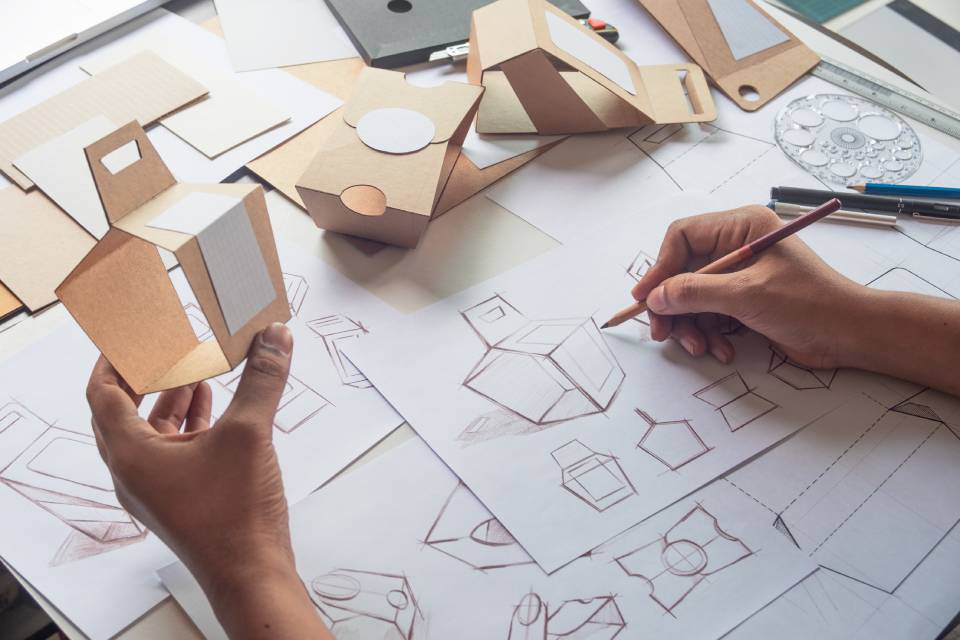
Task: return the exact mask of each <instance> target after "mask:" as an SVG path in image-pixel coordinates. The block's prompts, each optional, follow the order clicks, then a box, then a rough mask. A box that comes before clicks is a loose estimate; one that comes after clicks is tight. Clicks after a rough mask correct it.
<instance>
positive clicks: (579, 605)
mask: <svg viewBox="0 0 960 640" xmlns="http://www.w3.org/2000/svg"><path fill="white" fill-rule="evenodd" d="M626 627H627V623H626V621H624V619H623V614H622V613H621V611H620V607H619V605H617V601H616V598H615V597H614V596H612V595H611V596H598V597H595V598H585V599H579V600H565V601H564V602H562V603H560V606H559V607H557V608H556V610H551V608H550V606H549V605H548V604H547V603H546V602H544V601H543V599H542V598H541V597H540V596H539V594H536V593H534V592H533V591H531V592H529V593H527V594H526V595H524V596H523V597H522V598H521V599H520V602H518V603H517V605H516V606H515V607H514V608H513V615H512V616H511V618H510V630H509V632H508V633H507V640H561V639H562V638H566V639H568V640H586V639H587V638H589V639H590V640H613V638H616V637H617V636H618V635H620V632H621V631H623V630H624V629H625V628H626Z"/></svg>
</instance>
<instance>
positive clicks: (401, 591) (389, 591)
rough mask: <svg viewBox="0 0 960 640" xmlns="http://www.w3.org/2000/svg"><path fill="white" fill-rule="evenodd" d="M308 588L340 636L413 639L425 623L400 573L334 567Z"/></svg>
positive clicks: (407, 583)
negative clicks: (415, 632)
mask: <svg viewBox="0 0 960 640" xmlns="http://www.w3.org/2000/svg"><path fill="white" fill-rule="evenodd" d="M310 589H311V591H312V592H313V595H314V603H315V604H316V606H317V608H318V609H319V610H320V613H321V614H322V615H323V617H324V619H325V622H326V623H327V627H328V628H329V629H330V631H331V633H333V634H334V635H335V636H337V637H339V638H383V639H384V640H413V638H414V631H415V630H416V629H417V627H418V626H421V625H423V623H424V618H423V613H422V612H421V610H420V606H419V605H418V604H417V599H416V597H414V595H413V589H412V588H411V587H410V581H409V580H407V577H406V576H404V575H402V574H393V573H378V572H375V571H360V570H357V569H335V570H333V571H331V572H330V573H327V574H324V575H322V576H317V577H316V578H314V579H313V580H312V581H311V582H310ZM417 637H419V635H418V636H417Z"/></svg>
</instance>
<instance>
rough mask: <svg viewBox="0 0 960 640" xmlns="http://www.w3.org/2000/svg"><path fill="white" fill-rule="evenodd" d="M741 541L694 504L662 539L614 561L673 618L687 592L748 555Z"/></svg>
mask: <svg viewBox="0 0 960 640" xmlns="http://www.w3.org/2000/svg"><path fill="white" fill-rule="evenodd" d="M752 554H753V552H752V551H751V550H750V548H749V547H748V546H747V545H746V544H744V543H743V541H742V540H740V539H739V538H737V537H736V536H733V535H731V534H729V533H727V532H726V531H724V530H723V529H722V528H721V527H720V523H719V522H718V521H717V519H716V518H715V517H714V516H713V514H711V513H710V512H709V511H707V510H706V509H705V508H704V507H703V505H701V504H698V505H697V506H696V507H694V508H693V509H691V510H690V511H689V512H687V514H686V515H685V516H683V517H682V518H681V519H680V520H679V521H678V522H677V523H676V524H675V525H673V526H672V527H670V529H668V530H667V532H666V533H665V534H663V536H661V537H660V538H657V539H656V540H653V541H652V542H649V543H647V544H645V545H643V546H642V547H639V548H637V549H634V550H632V551H630V552H628V553H625V554H623V555H622V556H619V557H617V558H616V561H617V564H618V565H620V568H621V569H622V570H623V571H624V573H626V574H627V575H629V576H633V577H635V578H640V579H641V580H644V581H645V582H647V583H648V584H649V585H650V598H651V599H653V600H654V602H656V603H657V604H659V605H660V606H661V607H663V609H664V611H666V612H667V613H670V614H671V615H672V614H673V610H674V609H675V608H676V607H677V605H679V604H680V603H681V602H683V600H684V598H686V597H687V596H688V595H689V594H690V592H691V591H693V590H694V589H695V588H696V587H697V585H699V584H700V583H701V582H702V581H703V580H704V579H706V578H707V577H708V576H712V575H714V574H716V573H718V572H720V571H723V570H724V569H727V568H728V567H730V566H732V565H734V564H736V563H738V562H740V561H741V560H743V559H744V558H747V557H749V556H750V555H752Z"/></svg>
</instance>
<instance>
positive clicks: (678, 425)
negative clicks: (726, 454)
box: [634, 409, 712, 471]
mask: <svg viewBox="0 0 960 640" xmlns="http://www.w3.org/2000/svg"><path fill="white" fill-rule="evenodd" d="M634 411H635V412H636V414H637V415H638V416H640V419H641V420H643V421H644V422H645V423H646V424H647V429H646V431H645V432H644V434H643V437H642V438H640V442H638V443H637V448H638V449H641V450H643V451H645V452H646V453H648V454H650V455H651V456H653V457H654V458H656V459H657V460H659V461H660V462H661V463H663V464H664V465H665V466H666V467H667V468H668V469H670V470H671V471H676V470H677V469H680V468H681V467H683V466H684V465H686V464H689V463H691V462H693V461H694V460H696V459H697V458H699V457H700V456H702V455H704V454H706V453H708V452H709V451H711V450H712V447H708V446H707V445H706V443H705V442H704V441H703V438H701V437H700V434H699V433H697V430H696V429H694V428H693V425H692V424H690V421H689V420H669V421H664V422H658V421H657V420H654V419H653V417H652V416H651V415H650V414H649V413H647V412H646V411H643V410H642V409H634Z"/></svg>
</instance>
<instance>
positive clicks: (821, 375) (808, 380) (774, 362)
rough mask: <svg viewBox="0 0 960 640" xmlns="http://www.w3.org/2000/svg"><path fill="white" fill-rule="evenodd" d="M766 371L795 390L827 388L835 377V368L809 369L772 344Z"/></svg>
mask: <svg viewBox="0 0 960 640" xmlns="http://www.w3.org/2000/svg"><path fill="white" fill-rule="evenodd" d="M767 373H769V374H770V375H772V376H773V377H774V378H776V379H777V380H779V381H780V382H782V383H784V384H785V385H787V386H789V387H792V388H793V389H795V390H796V391H810V390H812V389H829V388H830V385H832V384H833V381H834V379H835V378H836V377H837V370H836V369H811V368H809V367H805V366H803V365H801V364H797V363H796V362H794V361H793V360H791V359H790V358H788V357H787V356H786V355H785V354H783V353H780V350H779V349H777V348H776V347H774V346H773V345H770V364H769V365H768V366H767Z"/></svg>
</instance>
